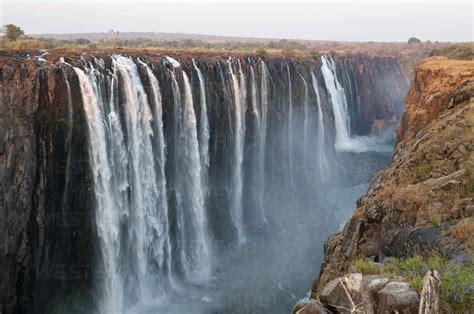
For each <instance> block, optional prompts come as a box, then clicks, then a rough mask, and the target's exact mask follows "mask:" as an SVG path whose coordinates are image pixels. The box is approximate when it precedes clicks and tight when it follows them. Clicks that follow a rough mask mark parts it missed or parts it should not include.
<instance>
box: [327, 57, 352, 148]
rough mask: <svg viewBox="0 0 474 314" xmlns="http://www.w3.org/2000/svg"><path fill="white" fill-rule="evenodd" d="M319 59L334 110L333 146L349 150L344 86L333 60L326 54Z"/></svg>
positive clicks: (348, 125)
mask: <svg viewBox="0 0 474 314" xmlns="http://www.w3.org/2000/svg"><path fill="white" fill-rule="evenodd" d="M321 61H322V66H321V72H322V73H323V78H324V82H325V83H326V88H327V90H328V93H329V96H330V102H331V105H332V109H333V112H334V122H335V125H336V143H335V147H336V149H337V150H350V149H352V146H353V145H352V142H351V139H350V135H349V130H350V122H349V114H348V112H347V101H346V95H345V92H344V88H343V87H342V86H341V84H340V83H339V81H338V79H337V74H336V66H335V64H334V61H333V60H332V59H331V58H330V57H326V56H322V57H321Z"/></svg>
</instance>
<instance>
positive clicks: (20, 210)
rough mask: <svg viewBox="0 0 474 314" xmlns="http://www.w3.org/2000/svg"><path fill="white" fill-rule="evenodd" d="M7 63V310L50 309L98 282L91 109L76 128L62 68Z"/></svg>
mask: <svg viewBox="0 0 474 314" xmlns="http://www.w3.org/2000/svg"><path fill="white" fill-rule="evenodd" d="M1 63H2V69H1V72H0V86H1V90H2V98H1V103H0V134H2V138H1V139H0V169H1V170H0V176H1V187H2V193H1V197H2V198H1V202H0V206H1V215H0V233H1V237H0V239H1V240H0V241H1V243H0V244H1V245H0V247H1V252H2V253H1V257H0V265H1V269H2V280H1V282H2V283H1V286H0V295H1V309H2V312H6V313H9V312H11V311H14V312H23V311H26V310H31V309H32V308H36V309H38V310H40V311H42V310H43V306H45V307H46V303H47V302H46V300H49V299H50V298H51V297H52V296H53V295H55V294H56V292H57V291H59V290H60V289H62V288H64V289H65V291H68V290H69V291H71V290H70V289H78V290H80V289H81V287H83V286H84V285H85V284H86V283H87V282H88V280H89V279H90V274H87V272H88V271H89V270H88V269H87V267H88V265H91V259H92V256H93V254H92V251H93V248H92V244H91V241H90V238H91V236H92V234H93V233H94V228H93V227H92V222H91V217H90V216H89V215H87V214H84V211H83V208H90V204H91V203H90V201H91V197H90V184H89V182H90V179H89V169H88V166H87V165H88V160H87V159H88V157H87V143H86V137H85V133H84V132H82V131H81V129H82V128H83V118H82V116H83V111H82V108H80V107H76V108H73V110H74V116H75V121H74V125H68V123H67V122H68V120H67V119H68V113H67V112H68V108H67V105H66V104H67V94H66V92H65V91H66V86H65V82H64V80H63V73H62V72H61V70H60V69H59V68H52V67H41V66H39V65H38V63H36V62H34V61H33V60H22V59H19V58H13V57H12V58H8V57H7V58H5V57H2V58H1ZM74 97H76V98H77V97H80V95H79V94H78V89H77V86H76V88H75V91H74ZM69 127H72V128H74V132H72V135H71V136H70V137H69V136H68V128H69ZM66 173H67V175H66ZM66 177H67V180H68V182H65V180H66ZM71 272H74V274H75V275H74V276H71ZM84 272H85V273H84ZM66 282H67V285H66Z"/></svg>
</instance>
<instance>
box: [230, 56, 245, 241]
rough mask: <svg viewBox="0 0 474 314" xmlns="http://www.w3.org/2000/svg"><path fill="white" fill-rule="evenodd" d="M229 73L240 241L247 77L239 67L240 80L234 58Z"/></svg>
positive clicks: (240, 235) (235, 216)
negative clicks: (232, 99)
mask: <svg viewBox="0 0 474 314" xmlns="http://www.w3.org/2000/svg"><path fill="white" fill-rule="evenodd" d="M228 67H229V73H230V76H231V83H232V89H233V95H234V116H235V128H234V169H233V174H232V183H233V184H232V190H233V191H232V219H233V221H234V225H235V227H236V229H237V237H238V241H239V243H244V242H245V241H246V236H245V233H244V223H243V212H242V189H243V180H242V163H243V159H244V137H245V106H246V105H245V94H246V87H245V78H244V77H243V73H242V68H241V67H239V74H240V80H239V78H238V77H237V74H236V73H235V72H234V69H233V67H232V59H229V61H228Z"/></svg>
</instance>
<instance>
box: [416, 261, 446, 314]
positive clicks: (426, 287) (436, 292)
mask: <svg viewBox="0 0 474 314" xmlns="http://www.w3.org/2000/svg"><path fill="white" fill-rule="evenodd" d="M440 296H441V278H440V276H439V273H438V271H436V270H429V271H428V272H427V273H426V275H425V277H424V278H423V289H422V291H421V301H420V309H419V314H431V313H440Z"/></svg>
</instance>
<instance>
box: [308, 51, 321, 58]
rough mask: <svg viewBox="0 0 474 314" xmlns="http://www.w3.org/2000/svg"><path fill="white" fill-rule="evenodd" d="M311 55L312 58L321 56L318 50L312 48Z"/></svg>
mask: <svg viewBox="0 0 474 314" xmlns="http://www.w3.org/2000/svg"><path fill="white" fill-rule="evenodd" d="M309 55H310V56H311V58H314V59H317V58H319V51H317V50H311V51H310V52H309Z"/></svg>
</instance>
